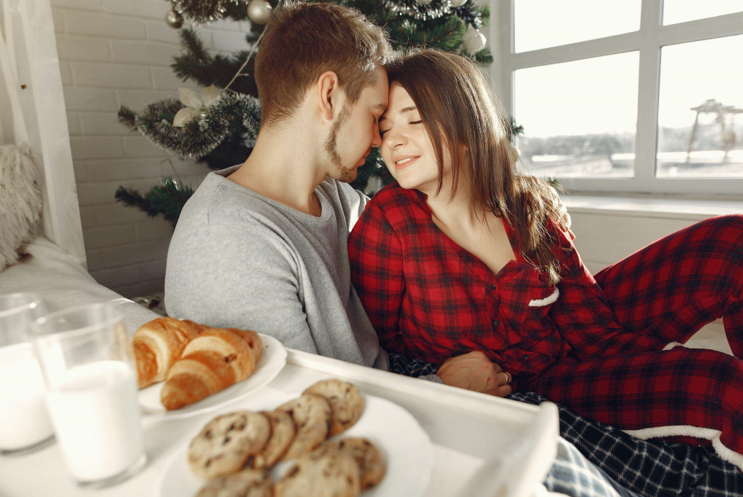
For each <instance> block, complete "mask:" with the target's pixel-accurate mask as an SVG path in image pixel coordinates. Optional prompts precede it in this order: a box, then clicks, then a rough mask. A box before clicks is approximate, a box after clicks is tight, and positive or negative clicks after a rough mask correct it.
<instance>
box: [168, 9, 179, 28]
mask: <svg viewBox="0 0 743 497" xmlns="http://www.w3.org/2000/svg"><path fill="white" fill-rule="evenodd" d="M165 24H167V25H168V26H170V27H171V28H173V29H180V28H181V26H183V16H182V15H181V14H180V13H179V12H177V11H176V10H175V8H173V9H170V11H168V13H167V14H165Z"/></svg>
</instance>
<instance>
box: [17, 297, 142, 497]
mask: <svg viewBox="0 0 743 497" xmlns="http://www.w3.org/2000/svg"><path fill="white" fill-rule="evenodd" d="M28 332H29V336H30V337H31V339H32V341H33V344H34V351H35V352H36V356H37V357H38V359H39V364H41V369H42V371H43V373H44V380H45V383H46V391H47V395H46V399H47V406H48V408H49V414H50V417H51V419H52V424H53V425H54V431H55V433H56V435H57V442H58V443H59V446H60V449H61V451H62V456H63V457H64V460H65V463H66V465H67V469H68V470H69V472H70V474H71V475H72V477H73V478H74V480H75V481H76V482H77V484H78V485H80V486H84V487H96V488H100V487H105V486H108V485H111V484H114V483H118V482H120V481H123V480H125V479H127V478H129V477H130V476H132V475H134V474H135V473H137V472H138V471H139V470H140V469H141V468H143V467H144V465H145V462H146V460H147V456H146V455H145V451H144V442H143V439H142V428H141V425H140V408H139V403H138V401H137V373H136V368H135V362H134V352H133V349H132V347H131V343H130V341H129V337H128V334H127V331H126V327H125V325H124V322H123V316H122V314H121V313H120V312H119V311H118V310H117V309H116V307H114V306H113V305H112V304H94V305H87V306H82V307H76V308H73V309H69V310H64V311H60V312H56V313H53V314H49V315H47V316H44V317H41V318H39V319H38V320H37V321H36V322H35V323H32V324H31V325H30V326H29V328H28Z"/></svg>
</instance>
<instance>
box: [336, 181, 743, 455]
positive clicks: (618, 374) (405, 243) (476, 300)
mask: <svg viewBox="0 0 743 497" xmlns="http://www.w3.org/2000/svg"><path fill="white" fill-rule="evenodd" d="M504 226H505V227H506V231H507V233H508V235H509V239H510V240H511V245H512V248H513V249H514V254H516V255H517V258H518V260H516V261H511V262H509V263H508V264H507V265H506V266H505V267H504V268H503V269H501V271H500V272H499V273H498V274H497V275H495V274H493V273H492V272H491V271H490V269H489V268H488V267H487V266H486V265H485V264H484V263H483V262H482V261H480V260H479V259H478V258H476V257H474V256H473V255H472V254H470V253H468V252H467V251H466V250H464V249H462V248H461V247H459V246H458V245H457V244H456V243H454V242H453V241H452V240H451V239H450V238H449V237H447V236H446V235H445V234H444V233H443V232H442V231H441V230H440V229H439V228H438V227H437V226H436V225H435V224H434V222H433V221H432V219H431V213H430V209H429V208H428V206H427V204H426V202H425V196H424V195H423V194H421V193H419V192H417V191H415V190H404V189H402V188H400V187H399V186H397V185H391V186H388V187H386V188H384V189H383V190H382V191H380V192H379V193H378V194H377V195H376V196H375V197H374V199H372V201H371V202H369V203H368V204H367V206H366V209H365V210H364V213H363V214H362V216H361V218H360V219H359V221H358V223H357V224H356V226H355V227H354V230H353V232H352V233H351V237H350V239H349V258H350V261H351V274H352V278H353V281H354V285H355V287H356V291H357V292H358V293H359V296H360V297H361V300H362V302H363V304H364V307H365V308H366V310H367V312H368V314H369V317H370V318H371V321H372V323H373V324H374V326H375V328H376V330H377V333H378V334H379V337H380V342H381V344H382V346H383V347H384V348H386V349H387V350H390V351H393V352H398V353H402V354H406V355H409V356H413V357H419V358H423V359H426V360H428V361H431V362H436V363H439V364H440V363H442V362H443V361H444V360H446V359H448V358H449V357H453V356H456V355H460V354H463V353H466V352H469V351H471V350H474V349H479V350H481V351H483V352H484V353H486V354H487V355H488V356H489V357H490V358H491V360H493V361H495V362H498V363H500V364H501V365H502V366H503V368H504V370H506V371H509V372H511V373H513V375H514V390H519V389H522V390H526V389H528V390H533V391H535V392H537V393H539V394H541V395H544V396H545V397H547V398H548V399H550V400H552V401H554V402H559V403H561V404H563V405H564V406H566V407H568V408H570V409H572V410H573V411H575V412H576V413H578V414H580V415H583V416H587V417H589V418H592V419H595V420H597V421H601V422H604V423H608V424H611V425H614V426H616V427H618V428H622V429H625V430H640V431H638V432H636V434H637V436H642V437H655V436H669V435H682V436H687V435H688V436H694V437H697V438H705V439H709V440H712V443H713V445H714V446H715V449H716V450H717V451H718V453H719V454H720V455H721V456H722V457H723V458H724V459H726V460H728V461H730V462H733V463H734V464H736V465H737V466H738V468H740V469H741V470H743V361H741V360H740V359H739V358H740V357H743V215H729V216H720V217H717V218H710V219H706V220H704V221H701V222H699V223H697V224H695V225H692V226H689V227H688V228H685V229H683V230H681V231H678V232H676V233H673V234H671V235H668V236H666V237H664V238H662V239H660V240H658V241H656V242H654V243H652V244H650V245H648V246H647V247H645V248H643V249H640V250H638V251H637V252H635V253H634V254H632V255H630V256H629V257H627V258H625V259H623V260H621V261H619V262H617V263H615V264H613V265H611V266H609V267H607V268H605V269H604V270H602V271H600V272H599V273H597V274H596V275H595V277H594V276H591V274H590V273H589V272H588V270H587V269H586V268H585V266H584V265H583V263H582V261H581V259H580V257H579V256H578V253H577V251H576V250H575V246H574V245H573V243H572V240H571V239H570V237H569V236H567V235H566V234H565V233H563V232H562V231H561V230H560V229H559V227H558V226H557V225H556V224H555V223H553V222H549V224H548V226H547V230H548V231H549V233H550V234H551V236H552V238H553V240H554V246H553V250H554V251H555V254H556V256H557V258H558V260H559V262H560V265H561V276H562V280H561V281H560V283H559V284H558V285H557V287H554V286H551V285H549V284H548V283H546V282H545V281H544V279H543V278H542V277H540V274H539V272H538V271H537V270H536V269H535V268H534V267H533V266H531V265H530V264H528V263H527V262H526V261H524V259H523V257H521V256H520V254H521V252H520V250H519V249H518V246H517V245H516V241H515V239H514V237H513V236H512V235H513V233H512V232H511V231H509V229H508V225H507V224H505V223H504ZM719 317H723V322H724V324H725V332H726V334H727V339H728V342H729V344H730V347H731V348H732V351H733V353H734V354H735V357H733V356H730V355H727V354H724V353H721V352H717V351H713V350H703V349H688V348H685V347H676V348H674V349H672V350H663V349H664V347H665V346H666V345H667V344H668V343H670V342H680V343H685V342H686V341H687V340H688V339H689V338H690V337H691V336H692V335H693V334H694V333H695V332H696V331H697V330H698V329H699V328H701V327H702V326H704V324H706V323H709V322H711V321H713V320H715V319H717V318H719Z"/></svg>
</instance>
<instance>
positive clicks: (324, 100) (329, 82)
mask: <svg viewBox="0 0 743 497" xmlns="http://www.w3.org/2000/svg"><path fill="white" fill-rule="evenodd" d="M316 86H317V90H318V92H317V103H318V108H319V111H320V114H321V115H322V117H324V118H325V119H327V120H328V121H332V120H333V116H334V114H335V112H336V111H338V110H339V109H340V106H339V101H340V86H339V85H338V75H337V74H336V73H334V72H333V71H326V72H324V73H322V74H321V75H320V77H319V78H318V80H317V85H316Z"/></svg>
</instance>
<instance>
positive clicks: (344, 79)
mask: <svg viewBox="0 0 743 497" xmlns="http://www.w3.org/2000/svg"><path fill="white" fill-rule="evenodd" d="M390 55H391V48H390V44H389V41H388V40H387V36H386V34H385V32H384V31H383V30H382V29H381V28H379V27H378V26H375V25H374V24H372V23H370V22H368V21H367V20H366V19H364V17H363V16H362V15H360V14H359V13H357V12H355V11H352V10H349V9H346V8H343V7H340V6H338V5H334V4H294V3H289V4H287V5H285V6H284V7H283V8H281V9H279V10H278V11H277V12H276V13H275V14H274V17H273V19H272V20H271V22H270V23H269V25H268V26H267V28H266V32H265V34H264V35H263V40H262V42H261V47H260V50H259V52H258V56H257V58H256V63H255V79H256V83H257V85H258V91H259V96H260V100H261V110H262V123H261V130H260V133H259V135H258V138H257V140H256V145H255V148H254V149H253V152H252V153H251V155H250V157H249V158H248V159H247V161H246V162H245V163H244V164H243V165H242V166H239V167H237V166H236V167H232V168H228V169H226V170H223V171H219V172H217V173H212V174H210V175H208V176H207V178H206V179H205V180H204V182H203V184H202V185H201V186H200V187H199V188H198V190H197V191H196V193H195V194H194V195H193V197H192V198H191V199H190V200H189V201H188V203H187V204H186V206H185V207H184V209H183V212H182V213H181V216H180V219H179V222H178V226H177V228H176V230H175V233H174V235H173V238H172V241H171V245H170V250H169V253H168V262H167V272H166V278H165V295H166V297H165V305H166V308H167V310H168V313H169V314H170V315H171V316H175V317H180V318H188V319H192V320H194V321H197V322H202V323H205V324H208V325H210V326H214V327H238V328H249V329H253V330H256V331H258V332H260V333H265V334H268V335H271V336H274V337H276V338H277V339H278V340H280V341H281V342H282V343H283V344H284V345H286V346H287V347H291V348H295V349H299V350H303V351H307V352H312V353H317V354H320V355H324V356H328V357H334V358H337V359H341V360H344V361H348V362H353V363H356V364H363V365H366V366H373V367H377V368H380V369H390V366H391V364H390V360H389V357H388V355H387V353H386V352H385V351H384V350H382V349H381V348H380V347H379V342H378V340H377V335H376V333H375V331H374V329H373V327H372V325H371V323H370V321H369V319H368V318H367V316H366V313H365V311H364V309H363V307H362V305H361V302H360V300H359V298H358V296H357V295H356V292H355V291H354V289H353V287H352V285H351V279H350V270H349V262H348V254H347V249H346V243H347V239H348V233H349V231H350V230H351V228H352V227H353V225H354V223H355V222H356V220H357V219H358V216H359V215H360V213H361V211H362V210H363V208H364V205H365V203H366V197H364V195H363V194H361V193H360V192H357V191H355V190H354V189H353V188H351V187H350V186H349V185H347V184H346V183H347V182H350V181H353V180H354V179H355V178H356V174H357V170H358V168H359V167H361V166H362V165H363V164H364V162H365V160H366V156H367V155H368V154H369V153H370V152H371V148H372V147H378V146H379V145H380V144H381V139H380V137H379V129H378V126H377V119H378V118H379V116H380V115H382V113H383V112H384V110H385V108H386V107H387V92H388V85H387V73H386V72H385V70H384V69H383V67H382V65H383V64H384V63H385V62H386V61H387V59H388V58H389V57H390ZM392 366H393V369H394V370H395V371H397V372H401V373H405V374H409V375H413V376H418V375H420V374H421V373H423V374H425V373H432V372H433V371H434V370H435V367H433V366H432V365H426V364H425V363H422V362H421V361H408V360H406V358H404V357H396V358H395V361H394V364H392ZM427 377H428V378H429V379H432V380H434V381H437V380H439V378H440V379H441V380H443V382H445V383H447V384H450V385H454V386H459V387H462V388H469V389H471V390H476V391H482V392H486V393H491V394H497V395H500V396H505V395H508V394H509V393H510V392H511V387H510V386H508V385H507V384H506V383H507V382H508V376H507V375H506V374H504V373H502V372H501V369H500V367H499V366H498V365H495V364H493V363H491V362H490V361H489V360H487V358H486V357H485V355H484V354H482V353H479V352H472V353H469V354H466V355H464V356H461V357H459V358H453V359H450V360H449V361H447V362H446V363H444V364H443V365H442V367H441V368H440V369H439V376H438V377H436V376H427Z"/></svg>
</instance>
